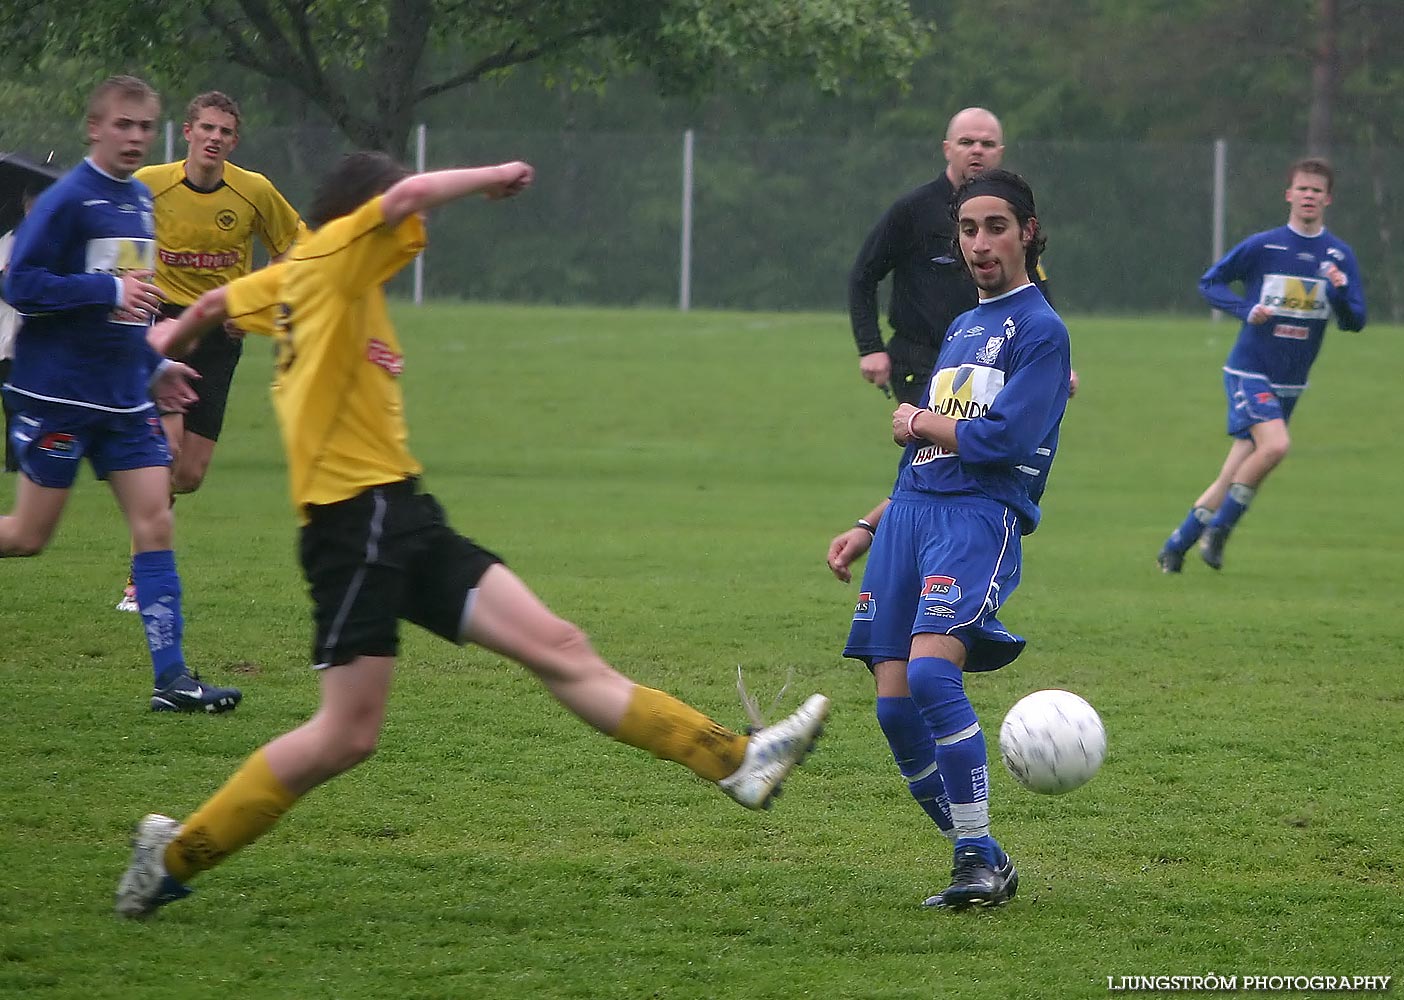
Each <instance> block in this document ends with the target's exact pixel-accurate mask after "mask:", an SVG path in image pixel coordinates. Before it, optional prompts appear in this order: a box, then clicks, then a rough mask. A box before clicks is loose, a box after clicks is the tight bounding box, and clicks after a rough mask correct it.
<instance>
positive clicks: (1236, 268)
mask: <svg viewBox="0 0 1404 1000" xmlns="http://www.w3.org/2000/svg"><path fill="white" fill-rule="evenodd" d="M1328 264H1334V265H1336V267H1338V268H1340V269H1341V271H1342V272H1343V273H1344V274H1345V276H1346V283H1345V284H1344V285H1343V286H1341V287H1340V288H1336V287H1334V286H1333V285H1332V284H1331V282H1330V281H1328V280H1327V279H1326V277H1325V276H1324V275H1323V274H1322V272H1323V271H1324V270H1325V268H1326V266H1327V265H1328ZM1234 282H1239V283H1241V284H1242V286H1243V294H1242V295H1238V294H1237V293H1235V292H1234V291H1233V289H1232V287H1231V285H1232V284H1233V283H1234ZM1199 290H1200V292H1201V293H1202V294H1203V295H1204V298H1205V299H1207V300H1208V302H1209V304H1210V305H1212V306H1214V307H1215V308H1216V309H1222V310H1223V311H1224V312H1227V313H1232V314H1233V315H1234V316H1237V317H1238V318H1239V319H1240V320H1244V323H1243V327H1242V329H1240V330H1239V332H1238V340H1237V341H1236V342H1235V343H1234V345H1233V349H1232V350H1231V351H1229V356H1228V361H1227V362H1226V363H1225V364H1224V371H1225V372H1227V373H1229V374H1230V375H1235V376H1240V377H1249V378H1261V379H1264V380H1265V381H1267V382H1268V383H1269V384H1270V385H1271V386H1272V388H1273V390H1274V391H1275V392H1277V393H1279V394H1281V395H1284V396H1295V395H1298V394H1300V393H1301V391H1302V390H1303V389H1305V388H1306V385H1307V373H1308V372H1309V371H1310V370H1311V366H1312V363H1313V362H1314V361H1315V360H1316V356H1317V354H1318V353H1319V352H1320V351H1321V341H1322V339H1323V338H1324V337H1325V336H1326V323H1327V321H1328V320H1329V319H1330V318H1331V316H1332V314H1334V315H1335V317H1336V322H1337V324H1338V325H1339V326H1340V328H1341V329H1342V330H1361V329H1364V327H1365V287H1364V284H1363V283H1362V281H1361V279H1360V269H1359V267H1358V266H1357V265H1356V262H1355V254H1354V252H1353V251H1352V250H1351V249H1350V247H1349V245H1347V244H1346V243H1345V242H1344V241H1342V240H1339V239H1337V238H1336V237H1335V236H1332V235H1331V233H1330V232H1328V231H1327V230H1324V229H1323V230H1322V231H1321V232H1320V233H1318V234H1317V235H1315V236H1303V235H1302V234H1301V233H1299V232H1297V231H1296V230H1294V229H1293V228H1292V227H1291V226H1279V227H1278V228H1276V229H1269V230H1268V231H1267V232H1264V233H1256V234H1254V235H1253V236H1250V237H1248V238H1247V239H1246V240H1244V241H1243V242H1242V243H1240V244H1238V246H1236V247H1234V248H1233V249H1232V250H1230V251H1229V252H1228V253H1227V254H1226V255H1225V256H1224V258H1223V259H1222V260H1220V261H1219V262H1218V263H1216V264H1215V265H1214V266H1213V267H1211V268H1210V269H1209V270H1208V271H1206V272H1204V276H1203V277H1202V278H1200V279H1199ZM1255 305H1263V306H1266V307H1267V308H1268V309H1270V310H1272V316H1271V317H1270V318H1269V319H1268V320H1267V321H1266V322H1265V323H1261V324H1258V325H1256V326H1253V325H1250V324H1249V323H1248V322H1247V318H1248V314H1249V312H1251V311H1252V309H1253V307H1254V306H1255Z"/></svg>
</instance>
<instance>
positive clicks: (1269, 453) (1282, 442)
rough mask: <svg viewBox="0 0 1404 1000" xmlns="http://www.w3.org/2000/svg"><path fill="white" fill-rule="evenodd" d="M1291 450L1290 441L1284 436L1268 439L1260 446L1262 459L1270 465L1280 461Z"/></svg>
mask: <svg viewBox="0 0 1404 1000" xmlns="http://www.w3.org/2000/svg"><path fill="white" fill-rule="evenodd" d="M1291 450H1292V441H1291V439H1290V438H1286V437H1283V438H1280V439H1275V440H1272V441H1268V442H1266V443H1264V444H1263V445H1262V446H1261V451H1262V455H1263V459H1264V460H1265V461H1267V462H1268V463H1269V464H1271V465H1277V464H1278V463H1280V462H1281V461H1282V460H1283V459H1284V458H1286V457H1287V452H1289V451H1291Z"/></svg>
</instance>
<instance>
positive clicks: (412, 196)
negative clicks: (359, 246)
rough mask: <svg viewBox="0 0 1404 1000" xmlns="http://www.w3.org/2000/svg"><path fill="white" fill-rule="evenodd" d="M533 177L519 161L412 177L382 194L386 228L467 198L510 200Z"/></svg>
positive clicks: (530, 168)
mask: <svg viewBox="0 0 1404 1000" xmlns="http://www.w3.org/2000/svg"><path fill="white" fill-rule="evenodd" d="M535 175H536V171H535V170H533V169H532V167H531V164H529V163H522V162H520V161H513V162H511V163H500V164H498V165H497V166H495V167H463V168H460V169H457V170H434V171H430V172H429V173H424V174H411V175H410V176H409V177H406V178H405V179H404V180H401V181H398V182H396V183H395V184H394V185H392V186H391V188H390V189H389V190H388V191H386V192H385V194H384V196H383V197H382V198H381V202H380V205H381V212H382V213H383V215H384V217H385V225H387V226H390V227H392V228H393V227H395V226H397V225H399V224H400V223H401V222H403V221H404V220H405V219H407V218H409V217H410V216H411V215H413V214H415V213H416V212H427V211H429V209H431V208H437V207H438V206H440V205H445V204H447V203H449V202H451V201H455V200H457V199H459V198H466V197H467V196H468V195H472V194H479V193H482V194H484V195H486V196H487V197H488V198H490V199H493V200H496V199H498V198H510V197H512V196H513V195H516V194H520V193H521V192H523V191H525V190H526V189H527V187H528V186H530V184H531V181H532V178H533V177H534V176H535Z"/></svg>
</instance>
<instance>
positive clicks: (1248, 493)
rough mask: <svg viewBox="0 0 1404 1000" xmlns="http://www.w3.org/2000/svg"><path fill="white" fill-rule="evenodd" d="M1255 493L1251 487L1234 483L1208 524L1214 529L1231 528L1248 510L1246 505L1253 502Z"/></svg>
mask: <svg viewBox="0 0 1404 1000" xmlns="http://www.w3.org/2000/svg"><path fill="white" fill-rule="evenodd" d="M1257 492H1258V491H1257V490H1256V489H1254V488H1253V487H1251V486H1245V485H1244V484H1243V483H1234V484H1233V485H1232V486H1230V487H1229V491H1228V496H1226V497H1224V502H1223V503H1222V504H1221V505H1220V506H1219V512H1218V513H1217V514H1215V515H1214V520H1213V521H1211V522H1210V523H1211V524H1212V525H1213V526H1214V527H1216V528H1232V527H1233V526H1234V525H1235V524H1237V523H1238V519H1239V518H1240V517H1242V516H1243V512H1244V511H1245V510H1247V509H1248V505H1249V504H1250V503H1252V502H1253V496H1254V494H1256V493H1257Z"/></svg>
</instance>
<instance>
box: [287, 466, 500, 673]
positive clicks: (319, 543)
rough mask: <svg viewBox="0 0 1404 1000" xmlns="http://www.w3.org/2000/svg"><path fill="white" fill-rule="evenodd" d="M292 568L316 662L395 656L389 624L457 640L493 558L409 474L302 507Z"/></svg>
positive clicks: (395, 639)
mask: <svg viewBox="0 0 1404 1000" xmlns="http://www.w3.org/2000/svg"><path fill="white" fill-rule="evenodd" d="M307 513H308V522H307V524H306V525H304V526H303V528H302V534H301V539H300V545H299V547H300V550H301V552H300V554H301V559H302V570H303V573H304V575H305V576H306V578H307V583H308V587H309V589H310V591H311V596H312V617H313V622H314V626H315V637H314V639H313V645H312V662H313V663H314V664H315V665H316V666H318V667H324V666H336V665H338V664H342V663H350V662H351V661H352V660H354V659H356V658H357V657H358V656H395V655H397V654H398V653H399V644H400V643H399V623H400V621H401V620H403V621H409V622H413V623H414V624H416V625H419V626H421V627H423V628H425V629H427V630H429V631H430V632H433V633H434V634H435V635H438V636H441V637H443V638H445V639H447V640H449V641H450V642H453V643H457V642H459V641H460V633H461V631H462V627H463V613H464V609H465V607H466V606H467V602H468V597H469V594H470V593H471V592H472V590H473V588H474V587H476V586H477V585H478V583H479V581H480V580H481V579H482V577H483V574H484V573H486V572H487V571H488V569H489V568H490V567H491V566H493V565H496V564H497V563H501V562H502V559H501V558H500V557H498V556H497V555H496V554H494V553H492V552H489V551H488V550H487V549H484V548H481V547H479V546H478V545H475V544H474V543H473V542H472V541H470V540H469V539H467V538H464V537H463V536H462V535H460V534H458V533H457V532H455V531H454V530H453V529H452V528H451V527H450V526H449V524H448V521H447V519H446V517H445V516H444V510H443V508H442V507H440V506H439V503H438V501H436V500H435V499H434V498H433V497H432V496H430V495H429V494H427V493H420V492H419V491H418V480H414V479H409V480H403V481H401V482H397V483H388V484H386V485H383V486H373V487H371V488H369V489H367V490H365V491H363V492H361V493H359V494H357V495H356V496H354V497H352V498H350V499H349V500H342V501H340V502H338V503H332V504H314V505H311V506H309V507H308V508H307Z"/></svg>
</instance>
